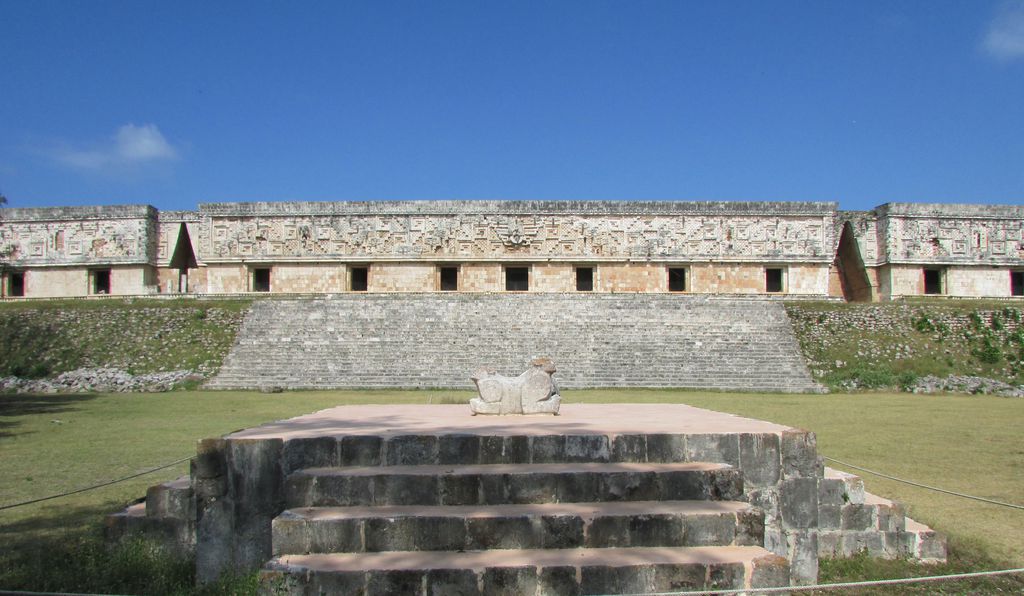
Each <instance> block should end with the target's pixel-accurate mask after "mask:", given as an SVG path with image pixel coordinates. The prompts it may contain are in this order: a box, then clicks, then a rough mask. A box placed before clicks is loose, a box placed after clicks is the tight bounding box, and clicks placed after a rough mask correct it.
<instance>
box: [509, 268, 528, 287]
mask: <svg viewBox="0 0 1024 596" xmlns="http://www.w3.org/2000/svg"><path fill="white" fill-rule="evenodd" d="M505 290H506V291H509V292H527V291H529V290H530V268H529V267H505Z"/></svg>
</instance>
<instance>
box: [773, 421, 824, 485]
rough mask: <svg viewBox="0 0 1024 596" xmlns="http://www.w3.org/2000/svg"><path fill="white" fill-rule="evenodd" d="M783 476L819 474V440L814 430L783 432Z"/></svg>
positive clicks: (793, 476)
mask: <svg viewBox="0 0 1024 596" xmlns="http://www.w3.org/2000/svg"><path fill="white" fill-rule="evenodd" d="M781 446H782V477H783V478H795V477H812V476H817V475H818V468H819V466H820V461H819V458H818V441H817V437H816V436H815V434H814V433H812V432H804V431H784V432H783V433H782V442H781Z"/></svg>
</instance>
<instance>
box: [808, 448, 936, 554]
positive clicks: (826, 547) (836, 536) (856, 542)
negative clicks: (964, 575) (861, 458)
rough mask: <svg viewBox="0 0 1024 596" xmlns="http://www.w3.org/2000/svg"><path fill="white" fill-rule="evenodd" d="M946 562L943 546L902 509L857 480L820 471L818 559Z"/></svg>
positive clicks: (924, 526) (828, 470)
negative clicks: (857, 557) (863, 554)
mask: <svg viewBox="0 0 1024 596" xmlns="http://www.w3.org/2000/svg"><path fill="white" fill-rule="evenodd" d="M865 551H866V552H867V553H868V555H870V556H872V557H882V558H889V559H893V558H897V557H910V558H913V559H919V560H922V561H927V562H945V560H946V541H945V539H944V538H943V537H942V536H940V535H939V534H937V533H936V532H934V531H933V530H932V529H931V528H929V527H928V526H926V525H924V524H921V523H918V522H916V521H914V520H912V519H910V518H909V517H907V516H906V511H905V509H904V507H903V506H902V505H900V504H899V503H896V502H894V501H890V500H889V499H886V498H884V497H879V496H877V495H873V494H871V493H869V492H866V491H865V490H864V481H863V480H861V478H860V477H859V476H856V475H854V474H850V473H847V472H842V471H840V470H836V469H833V468H825V473H824V476H823V477H822V478H821V480H819V481H818V555H819V556H823V557H852V556H854V555H856V554H857V553H860V552H865Z"/></svg>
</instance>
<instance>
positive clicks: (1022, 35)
mask: <svg viewBox="0 0 1024 596" xmlns="http://www.w3.org/2000/svg"><path fill="white" fill-rule="evenodd" d="M981 47H982V49H984V50H985V52H987V53H988V54H989V55H990V56H992V57H993V58H996V59H997V60H1018V59H1024V0H1016V1H1013V2H1005V3H1004V4H1003V5H1002V6H1001V7H1000V8H999V10H998V11H997V12H996V16H995V18H993V19H992V22H991V23H990V24H989V27H988V33H986V35H985V39H984V41H982V44H981Z"/></svg>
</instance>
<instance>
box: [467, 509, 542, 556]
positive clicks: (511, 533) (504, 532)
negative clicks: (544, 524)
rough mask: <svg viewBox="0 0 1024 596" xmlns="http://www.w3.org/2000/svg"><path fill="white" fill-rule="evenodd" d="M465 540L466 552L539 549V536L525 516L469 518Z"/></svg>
mask: <svg viewBox="0 0 1024 596" xmlns="http://www.w3.org/2000/svg"><path fill="white" fill-rule="evenodd" d="M466 538H467V541H466V548H467V550H486V549H492V548H541V540H540V536H538V533H537V532H534V531H533V525H532V524H531V522H530V518H528V517H526V516H523V517H479V518H469V519H468V520H467V521H466Z"/></svg>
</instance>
